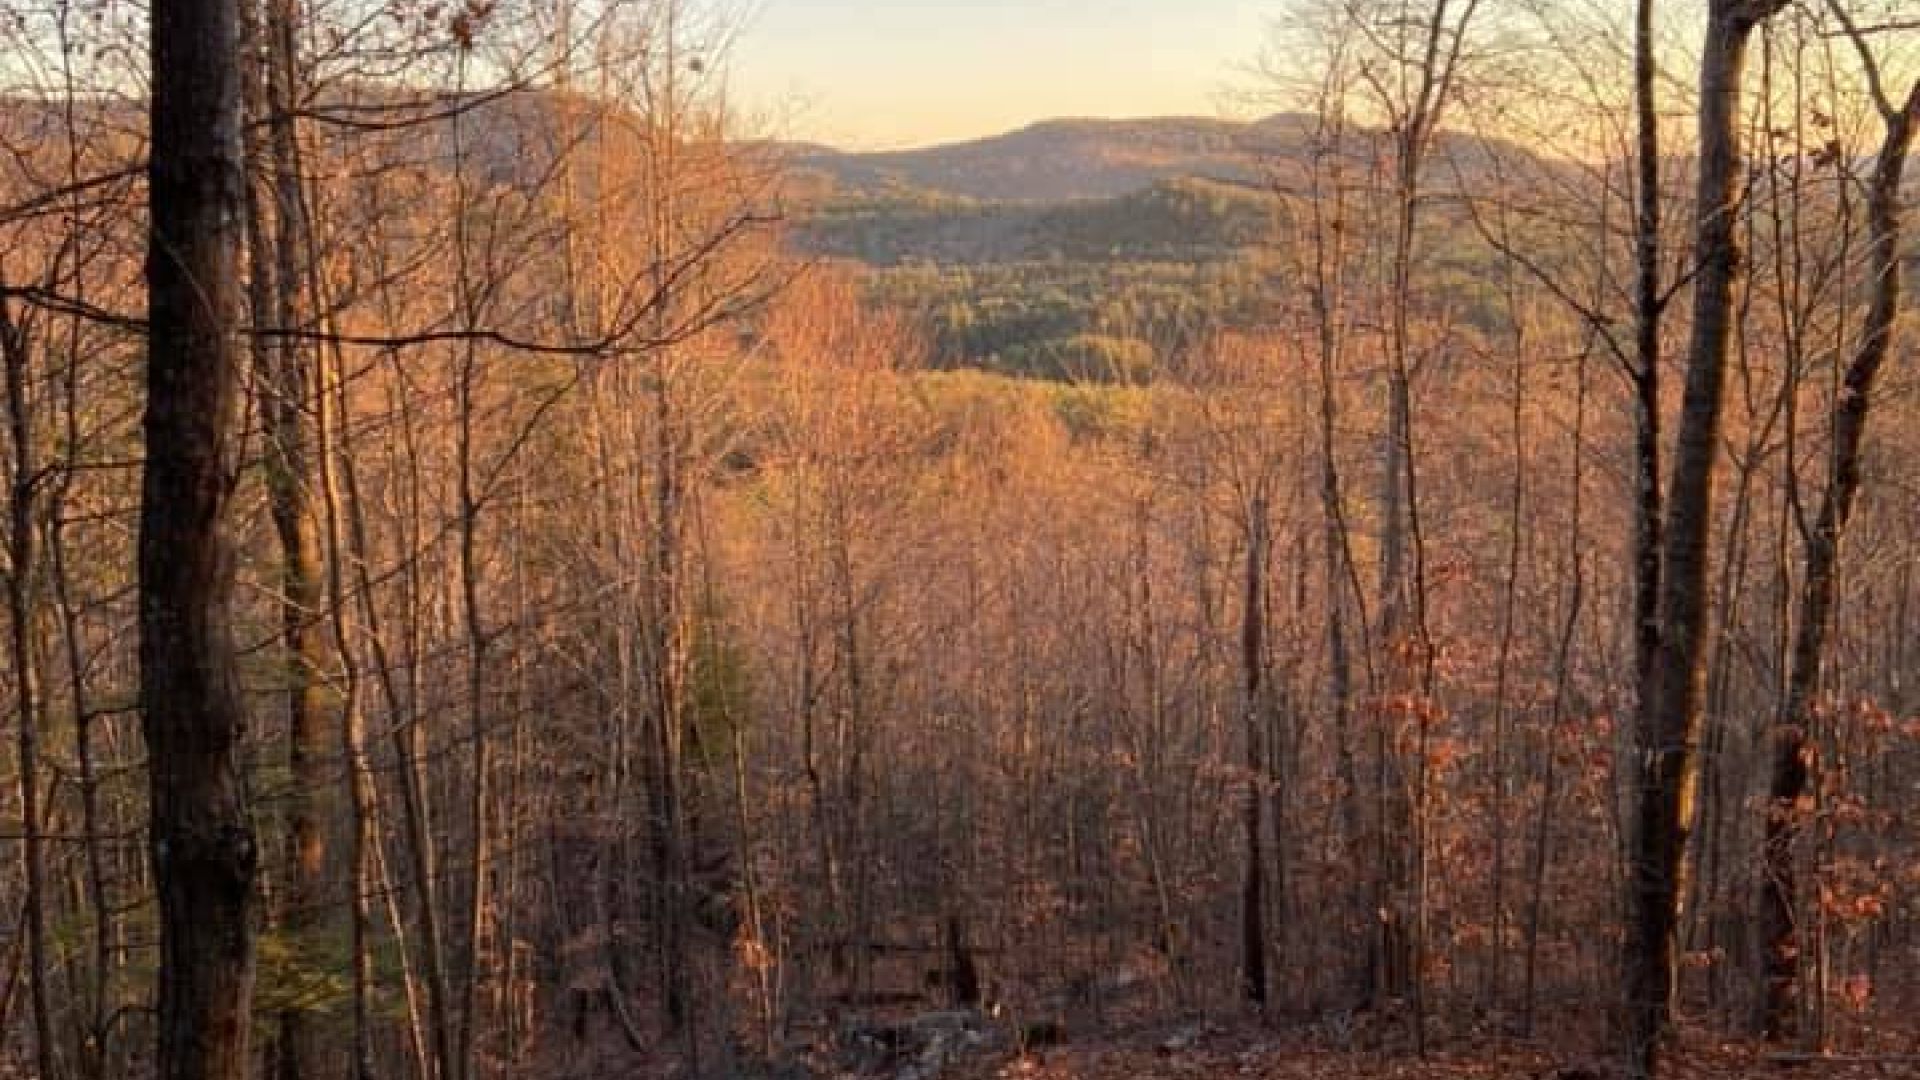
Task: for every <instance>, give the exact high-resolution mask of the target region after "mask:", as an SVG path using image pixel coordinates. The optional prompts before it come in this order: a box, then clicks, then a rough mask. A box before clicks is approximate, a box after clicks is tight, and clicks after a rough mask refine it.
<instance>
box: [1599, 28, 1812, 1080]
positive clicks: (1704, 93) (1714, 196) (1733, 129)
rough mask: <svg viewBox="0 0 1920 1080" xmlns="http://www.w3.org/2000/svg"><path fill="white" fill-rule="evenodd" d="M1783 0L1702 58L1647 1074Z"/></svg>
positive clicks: (1645, 938)
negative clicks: (1754, 156) (1753, 64)
mask: <svg viewBox="0 0 1920 1080" xmlns="http://www.w3.org/2000/svg"><path fill="white" fill-rule="evenodd" d="M1784 4H1785V0H1713V2H1712V5H1711V9H1710V13H1709V25H1708V28H1707V37H1706V42H1705V46H1704V50H1703V53H1702V56H1701V60H1700V146H1699V154H1700V180H1699V192H1698V202H1697V204H1696V207H1695V213H1696V214H1697V215H1698V224H1697V233H1696V236H1695V239H1694V250H1695V258H1696V263H1697V270H1696V277H1695V282H1694V312H1693V336H1692V340H1691V343H1690V344H1689V347H1688V355H1687V379H1686V390H1685V394H1684V397H1683V399H1682V403H1681V413H1680V428H1679V436H1678V441H1677V444H1676V447H1675V455H1674V466H1673V479H1672V483H1671V484H1670V485H1669V490H1668V499H1669V504H1668V507H1667V518H1666V536H1665V542H1664V546H1663V557H1662V580H1661V583H1660V594H1661V603H1660V630H1661V635H1660V641H1659V644H1658V647H1657V648H1656V649H1655V651H1654V655H1653V658H1652V663H1651V665H1649V667H1648V669H1647V670H1646V672H1645V674H1644V676H1643V678H1642V681H1641V687H1640V709H1639V716H1638V718H1637V721H1638V723H1637V731H1636V735H1637V738H1638V745H1637V750H1638V754H1637V760H1636V763H1635V767H1636V768H1637V769H1638V775H1637V777H1636V787H1635V790H1634V810H1633V831H1632V836H1631V839H1630V842H1629V852H1628V858H1629V860H1630V865H1629V866H1628V873H1629V889H1628V893H1629V895H1628V913H1627V926H1626V956H1625V963H1624V968H1625V972H1624V975H1625V980H1624V991H1625V1016H1624V1021H1625V1028H1626V1030H1625V1034H1626V1037H1627V1049H1628V1065H1629V1068H1630V1070H1631V1071H1632V1073H1633V1074H1634V1075H1636V1076H1645V1075H1650V1074H1651V1073H1652V1071H1653V1069H1654V1067H1655V1064H1656V1060H1657V1057H1658V1045H1659V1041H1660V1038H1661V1036H1662V1033H1663V1031H1664V1029H1665V1028H1666V1025H1667V1021H1668V1017H1669V1015H1670V1011H1671V1007H1672V1001H1673V992H1674V983H1675V971H1674V962H1675V959H1676V956H1675V940H1674V939H1675V928H1676V927H1677V926H1678V922H1679V907H1680V900H1681V897H1683V896H1685V895H1686V888H1685V861H1686V852H1687V841H1688V835H1689V833H1690V831H1691V823H1692V820H1693V806H1692V803H1693V796H1694V787H1695V782H1696V773H1697V765H1698V753H1697V751H1698V747H1699V742H1700V735H1701V726H1702V722H1703V717H1702V712H1701V699H1702V694H1703V689H1704V688H1703V686H1702V680H1701V674H1702V664H1701V660H1702V658H1703V656H1704V654H1705V650H1704V647H1703V646H1704V644H1705V639H1706V631H1707V603H1706V593H1707V542H1708V537H1709V534H1710V531H1711V524H1712V518H1713V472H1714V463H1715V458H1716V455H1717V452H1718V449H1719V438H1720V420H1721V404H1722V399H1723V397H1724V396H1725V395H1724V391H1725V386H1726V370H1727V358H1728V353H1729V345H1730V342H1731V337H1732V334H1731V331H1732V326H1733V318H1734V306H1733V286H1734V281H1735V279H1736V278H1737V277H1738V276H1739V273H1740V246H1739V240H1738V234H1737V225H1738V218H1739V214H1740V205H1741V202H1742V198H1741V180H1742V176H1741V144H1740V105H1741V76H1742V73H1743V71H1744V69H1745V65H1746V55H1747V45H1748V43H1749V41H1750V40H1751V39H1752V36H1753V31H1754V28H1755V27H1757V26H1759V25H1760V23H1761V22H1763V21H1765V20H1766V19H1767V18H1769V17H1770V16H1771V15H1772V14H1773V13H1774V12H1775V11H1777V10H1779V9H1780V8H1781V7H1783V6H1784Z"/></svg>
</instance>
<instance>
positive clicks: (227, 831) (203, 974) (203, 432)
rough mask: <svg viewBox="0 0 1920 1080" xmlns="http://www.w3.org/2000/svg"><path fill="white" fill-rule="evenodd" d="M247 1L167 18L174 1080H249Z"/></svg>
mask: <svg viewBox="0 0 1920 1080" xmlns="http://www.w3.org/2000/svg"><path fill="white" fill-rule="evenodd" d="M237 31H238V10H237V6H236V4H235V3H234V0H156V3H155V4H154V5H153V16H152V72H153V89H152V93H153V99H152V148H151V154H150V157H149V163H148V184H149V193H150V200H151V208H152V209H151V214H152V217H151V221H150V226H149V228H150V233H149V242H148V255H147V280H148V288H149V293H148V325H149V333H148V358H147V405H146V416H145V434H146V468H145V476H144V483H143V488H142V491H141V506H140V540H139V574H140V581H139V602H140V705H141V710H142V720H143V725H144V726H143V730H144V734H145V737H146V744H147V757H148V772H149V784H150V792H149V797H150V799H151V808H152V819H151V820H152V826H151V829H152V831H151V838H150V843H151V858H152V864H153V873H154V881H155V886H156V889H157V892H158V900H159V906H158V917H159V933H160V956H159V977H158V1012H159V1016H158V1032H159V1046H158V1070H157V1075H158V1076H159V1077H160V1078H161V1080H242V1078H243V1077H245V1076H246V1073H247V1060H248V1055H247V1045H248V1015H247V1013H248V999H249V998H250V996H251V994H252V990H253V910H252V909H253V896H254V890H253V878H254V868H255V863H256V851H255V847H254V838H253V830H252V826H251V824H250V823H249V821H248V818H247V807H246V795H245V786H244V783H243V780H242V776H241V760H240V749H241V747H240V744H241V740H242V736H243V735H244V733H245V730H246V714H245V708H244V704H243V702H242V699H241V696H240V688H239V684H238V679H237V675H236V671H235V658H234V649H233V640H232V633H231V628H230V627H229V625H228V614H227V599H228V593H229V589H230V582H231V571H232V561H233V560H232V549H231V546H230V544H229V541H228V538H227V535H226V531H225V529H224V527H223V522H224V518H225V516H226V508H227V499H228V495H229V492H230V490H231V486H232V481H231V476H230V448H229V446H228V435H229V431H230V428H231V420H232V413H233V405H234V398H235V392H236V389H237V386H238V383H239V379H238V370H239V365H238V349H237V339H236V336H235V326H236V322H237V320H236V318H235V315H236V304H235V301H236V298H237V295H238V287H237V275H236V273H235V268H236V263H237V258H238V254H239V252H240V250H241V242H242V230H243V225H244V222H245V214H244V201H245V194H244V184H245V179H244V176H243V172H242V162H241V152H240V72H239V58H240V50H239V40H238V39H239V35H238V32H237Z"/></svg>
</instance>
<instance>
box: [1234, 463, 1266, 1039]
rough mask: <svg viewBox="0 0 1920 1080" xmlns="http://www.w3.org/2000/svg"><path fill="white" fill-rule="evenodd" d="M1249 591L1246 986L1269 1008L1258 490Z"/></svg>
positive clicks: (1261, 508) (1261, 501)
mask: <svg viewBox="0 0 1920 1080" xmlns="http://www.w3.org/2000/svg"><path fill="white" fill-rule="evenodd" d="M1246 513H1247V576H1246V596H1245V598H1244V601H1243V608H1242V611H1241V616H1240V617H1241V630H1240V650H1241V652H1240V664H1241V667H1240V671H1241V684H1242V687H1243V688H1244V691H1245V695H1246V696H1245V699H1244V700H1243V702H1242V707H1243V708H1244V710H1245V712H1244V713H1243V714H1242V715H1243V717H1244V720H1245V729H1246V740H1247V804H1246V828H1247V833H1246V847H1247V867H1246V878H1245V881H1244V882H1243V887H1242V892H1241V897H1240V962H1241V976H1242V980H1243V981H1242V987H1241V989H1242V991H1243V992H1244V993H1245V994H1246V997H1247V1000H1248V1001H1249V1002H1251V1003H1252V1004H1253V1006H1254V1008H1256V1009H1265V1008H1266V1007H1267V996H1268V991H1267V925H1266V903H1267V900H1266V857H1265V854H1264V852H1263V845H1262V843H1261V833H1262V828H1261V825H1262V822H1261V818H1262V816H1263V815H1262V814H1261V807H1262V806H1263V805H1264V804H1265V801H1266V791H1265V788H1266V784H1267V779H1268V768H1267V761H1266V755H1265V752H1264V747H1263V746H1262V742H1263V741H1264V740H1263V739H1262V738H1261V728H1262V717H1263V715H1264V713H1263V708H1262V706H1263V699H1264V697H1265V687H1264V685H1263V676H1264V675H1265V674H1266V627H1265V625H1264V623H1263V616H1264V615H1265V614H1266V595H1267V590H1266V579H1265V571H1266V563H1267V530H1268V522H1267V500H1266V498H1265V497H1264V496H1259V495H1256V496H1255V497H1254V498H1253V499H1252V500H1251V502H1250V503H1249V505H1248V507H1247V511H1246Z"/></svg>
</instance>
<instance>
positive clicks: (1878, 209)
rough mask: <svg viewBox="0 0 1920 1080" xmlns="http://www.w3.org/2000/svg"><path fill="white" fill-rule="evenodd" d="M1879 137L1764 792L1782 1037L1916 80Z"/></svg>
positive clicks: (1764, 901)
mask: <svg viewBox="0 0 1920 1080" xmlns="http://www.w3.org/2000/svg"><path fill="white" fill-rule="evenodd" d="M1881 107H1882V111H1883V117H1884V120H1885V122H1886V136H1885V138H1884V139H1883V141H1882V142H1881V146H1880V156H1879V158H1878V159H1877V161H1876V163H1875V166H1874V171H1873V181H1872V186H1871V187H1870V188H1869V189H1868V196H1867V198H1868V203H1867V218H1868V230H1869V235H1868V248H1867V276H1868V281H1869V282H1870V283H1871V286H1872V290H1873V292H1872V300H1871V303H1870V304H1869V307H1868V311H1867V321H1866V324H1865V325H1864V326H1863V327H1862V328H1861V332H1860V340H1859V344H1858V346H1857V349H1856V351H1855V353H1854V356H1853V360H1852V362H1851V363H1850V364H1849V365H1848V367H1847V372H1846V375H1845V377H1844V379H1843V380H1842V382H1841V386H1840V396H1839V400H1838V401H1836V402H1835V403H1834V415H1833V448H1832V451H1831V454H1832V457H1831V461H1832V470H1833V471H1832V477H1831V479H1830V480H1829V482H1828V485H1827V490H1826V493H1825V494H1824V495H1823V496H1822V497H1821V500H1820V512H1819V517H1818V518H1817V519H1816V522H1815V525H1814V528H1813V532H1812V535H1810V536H1808V537H1807V549H1806V555H1805V574H1804V578H1803V581H1802V584H1801V592H1800V612H1799V619H1798V626H1797V628H1796V631H1795V635H1794V641H1793V653H1792V657H1791V665H1792V666H1791V668H1790V671H1789V674H1788V677H1787V692H1786V695H1785V699H1784V700H1783V701H1782V703H1781V709H1780V715H1779V717H1778V719H1777V720H1776V722H1775V724H1774V729H1773V768H1772V771H1771V779H1770V784H1769V788H1770V791H1769V794H1770V796H1771V799H1770V802H1769V805H1768V809H1767V821H1766V848H1765V870H1764V872H1763V873H1762V874H1761V875H1760V882H1761V897H1760V900H1761V903H1760V917H1761V933H1762V935H1763V937H1762V941H1763V942H1764V944H1765V948H1766V960H1765V964H1764V973H1765V978H1766V994H1765V1016H1764V1019H1763V1023H1764V1027H1765V1031H1766V1034H1767V1036H1768V1037H1769V1038H1776V1039H1777V1038H1783V1037H1785V1036H1787V1035H1789V1034H1791V1033H1792V1031H1793V1029H1794V1027H1795V1024H1794V1019H1795V1014H1796V1011H1797V1010H1796V1006H1797V1004H1798V1001H1799V994H1798V992H1797V987H1798V982H1799V973H1800V958H1799V951H1800V935H1799V933H1798V929H1797V925H1796V922H1795V919H1794V899H1795V893H1796V891H1797V885H1796V882H1797V880H1798V878H1797V874H1796V872H1795V852H1794V849H1795V846H1796V845H1795V841H1796V840H1797V839H1798V838H1799V836H1800V833H1801V829H1802V825H1803V824H1804V822H1803V821H1802V818H1801V815H1800V812H1799V810H1798V804H1799V802H1800V800H1801V798H1802V797H1803V796H1806V795H1808V794H1810V793H1811V790H1812V769H1811V752H1812V745H1811V741H1810V739H1809V733H1810V731H1811V729H1812V725H1813V710H1812V703H1813V694H1814V691H1815V690H1816V689H1817V687H1818V685H1819V682H1820V669H1821V659H1822V657H1823V655H1824V654H1825V651H1826V642H1827V632H1828V628H1829V627H1830V626H1831V624H1832V621H1833V604H1834V592H1835V589H1836V585H1837V576H1838V569H1839V561H1840V538H1841V535H1842V534H1843V533H1844V532H1845V531H1846V528H1847V520H1848V519H1849V518H1850V517H1851V516H1852V514H1853V503H1854V498H1855V497H1856V496H1857V495H1858V494H1859V491H1860V447H1861V443H1862V442H1863V441H1864V440H1865V437H1866V430H1867V410H1868V407H1869V403H1870V402H1871V400H1872V396H1873V391H1874V385H1875V383H1876V382H1877V381H1878V379H1879V376H1880V369H1881V367H1882V366H1883V365H1884V364H1885V362H1886V359H1887V353H1888V351H1889V348H1890V346H1891V344H1892V341H1893V330H1894V321H1895V319H1896V317H1897V316H1898V313H1899V310H1900V269H1901V267H1900V232H1901V217H1902V214H1901V206H1900V190H1901V181H1902V178H1903V177H1904V175H1905V172H1906V164H1907V153H1908V150H1909V148H1910V147H1911V146H1912V144H1913V129H1914V125H1915V123H1917V122H1920V83H1916V84H1915V86H1914V88H1913V90H1912V92H1911V93H1910V94H1909V96H1908V98H1907V100H1906V102H1905V103H1904V104H1903V105H1902V106H1901V107H1900V108H1898V109H1895V108H1892V107H1890V103H1887V102H1884V101H1883V102H1882V103H1881Z"/></svg>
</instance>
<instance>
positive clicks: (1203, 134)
mask: <svg viewBox="0 0 1920 1080" xmlns="http://www.w3.org/2000/svg"><path fill="white" fill-rule="evenodd" d="M1313 123H1314V121H1313V118H1312V117H1309V116H1304V115H1298V114H1290V113H1282V114H1278V115H1275V116H1270V117H1267V118H1266V119H1263V120H1256V121H1250V122H1241V121H1233V120H1214V119H1207V118H1203V117H1158V118H1148V119H1138V120H1076V119H1063V120H1043V121H1040V122H1038V123H1035V124H1029V125H1028V126H1026V127H1023V128H1020V129H1018V130H1015V131H1010V132H1007V133H1005V134H1003V135H993V136H989V137H987V138H983V139H972V140H968V141H966V142H959V143H950V144H945V145H939V146H929V147H924V148H920V149H914V150H893V151H883V152H878V153H854V152H844V151H838V150H832V149H829V148H826V147H820V146H813V145H795V146H791V147H789V148H788V154H789V156H790V160H791V161H792V163H793V165H794V166H795V167H796V168H799V169H802V170H805V171H808V172H812V173H815V174H818V175H820V176H822V177H824V178H826V179H828V180H830V181H831V182H832V184H833V186H834V187H835V188H836V189H838V190H840V191H842V192H845V193H847V194H858V195H879V194H885V193H888V192H891V191H898V190H901V189H915V190H920V191H926V192H934V193H938V194H943V195H952V196H957V197H960V198H968V199H980V200H986V201H992V202H1033V203H1046V202H1063V201H1067V200H1072V199H1101V198H1112V197H1114V196H1119V195H1129V194H1133V193H1135V192H1138V191H1142V190H1144V189H1146V188H1149V187H1152V186H1153V185H1154V184H1156V183H1159V182H1161V181H1164V180H1171V179H1175V178H1180V177H1198V178H1201V179H1208V180H1221V181H1228V182H1234V183H1248V182H1252V181H1255V180H1258V179H1259V178H1260V171H1259V170H1260V162H1262V161H1263V160H1264V159H1268V158H1272V157H1275V156H1291V155H1292V154H1295V153H1298V152H1299V151H1300V150H1301V149H1302V148H1304V147H1305V146H1306V145H1307V144H1308V142H1309V141H1310V139H1311V133H1312V130H1313Z"/></svg>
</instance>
